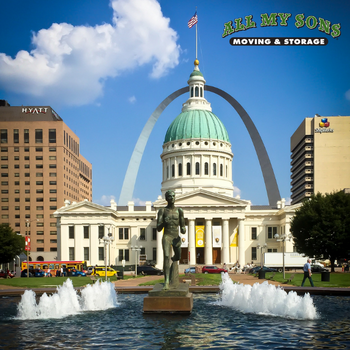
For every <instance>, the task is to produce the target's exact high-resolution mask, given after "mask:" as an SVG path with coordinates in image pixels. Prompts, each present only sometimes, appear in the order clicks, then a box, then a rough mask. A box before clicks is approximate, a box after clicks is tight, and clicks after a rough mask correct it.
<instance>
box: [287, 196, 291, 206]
mask: <svg viewBox="0 0 350 350" xmlns="http://www.w3.org/2000/svg"><path fill="white" fill-rule="evenodd" d="M291 204H292V198H290V197H288V198H286V205H291Z"/></svg>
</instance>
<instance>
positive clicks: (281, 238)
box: [275, 233, 293, 279]
mask: <svg viewBox="0 0 350 350" xmlns="http://www.w3.org/2000/svg"><path fill="white" fill-rule="evenodd" d="M292 237H293V236H292V235H291V234H289V235H286V234H283V235H281V236H280V235H279V234H278V233H276V234H275V239H276V241H277V242H282V257H283V279H286V266H285V261H284V248H285V242H286V241H290V240H291V239H292Z"/></svg>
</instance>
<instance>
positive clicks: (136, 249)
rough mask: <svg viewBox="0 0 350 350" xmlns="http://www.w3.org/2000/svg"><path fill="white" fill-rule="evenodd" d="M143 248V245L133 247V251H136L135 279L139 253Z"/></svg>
mask: <svg viewBox="0 0 350 350" xmlns="http://www.w3.org/2000/svg"><path fill="white" fill-rule="evenodd" d="M141 248H142V245H140V246H137V245H135V246H131V250H134V251H135V277H136V276H137V252H140V251H141Z"/></svg>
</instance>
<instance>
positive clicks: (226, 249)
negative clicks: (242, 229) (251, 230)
mask: <svg viewBox="0 0 350 350" xmlns="http://www.w3.org/2000/svg"><path fill="white" fill-rule="evenodd" d="M228 224H229V220H227V219H224V220H222V262H224V263H226V264H229V263H230V239H229V229H228V227H229V225H228Z"/></svg>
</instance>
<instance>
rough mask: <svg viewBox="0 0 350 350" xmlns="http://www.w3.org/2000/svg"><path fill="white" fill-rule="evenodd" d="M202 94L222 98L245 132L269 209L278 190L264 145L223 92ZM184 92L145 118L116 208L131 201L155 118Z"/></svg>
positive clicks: (243, 113)
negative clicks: (263, 184)
mask: <svg viewBox="0 0 350 350" xmlns="http://www.w3.org/2000/svg"><path fill="white" fill-rule="evenodd" d="M204 90H207V91H210V92H213V93H214V94H217V95H219V96H220V97H222V98H224V99H225V100H226V101H227V102H228V103H229V104H230V105H231V106H232V107H233V108H234V109H235V110H236V112H237V113H238V115H239V116H240V117H241V119H242V121H243V123H244V125H245V127H246V128H247V130H248V133H249V135H250V138H251V140H252V142H253V145H254V148H255V152H256V154H257V156H258V159H259V163H260V168H261V171H262V174H263V178H264V182H265V188H266V192H267V197H268V200H269V205H270V206H275V205H276V203H277V201H279V200H280V199H281V196H280V191H279V189H278V185H277V181H276V178H275V174H274V172H273V169H272V165H271V162H270V158H269V156H268V154H267V151H266V148H265V145H264V143H263V141H262V139H261V137H260V134H259V132H258V130H257V128H256V126H255V124H254V123H253V121H252V119H251V118H250V117H249V115H248V113H247V112H246V111H245V110H244V108H243V107H242V106H241V105H240V104H239V103H238V102H237V101H236V100H235V99H234V98H233V97H232V96H231V95H229V94H228V93H227V92H225V91H223V90H220V89H218V88H216V87H214V86H210V85H205V86H204ZM186 92H188V86H186V87H183V88H181V89H179V90H177V91H175V92H173V93H172V94H170V95H169V96H168V97H167V98H165V99H164V100H163V101H162V102H161V103H160V105H159V106H158V107H157V108H156V109H155V111H154V112H153V113H152V115H151V116H150V117H149V119H148V121H147V122H146V124H145V126H144V128H143V129H142V132H141V134H140V136H139V138H138V140H137V143H136V145H135V148H134V151H133V153H132V156H131V158H130V161H129V165H128V169H127V171H126V174H125V177H124V182H123V187H122V190H121V193H120V196H119V201H118V205H127V203H128V201H131V200H132V196H133V193H134V187H135V183H136V178H137V173H138V171H139V167H140V163H141V160H142V156H143V152H144V150H145V148H146V144H147V141H148V139H149V137H150V135H151V132H152V130H153V127H154V125H155V124H156V122H157V120H158V118H159V116H160V115H161V114H162V112H163V111H164V109H165V108H166V107H167V106H168V105H169V104H170V103H171V102H172V101H174V100H175V99H176V98H177V97H179V96H181V95H183V94H184V93H186Z"/></svg>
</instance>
